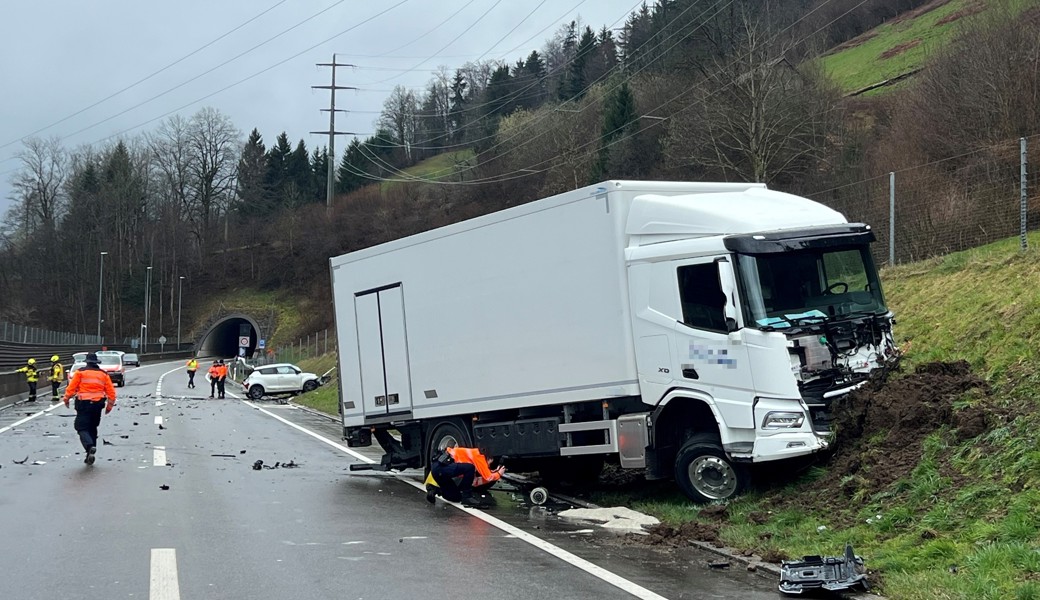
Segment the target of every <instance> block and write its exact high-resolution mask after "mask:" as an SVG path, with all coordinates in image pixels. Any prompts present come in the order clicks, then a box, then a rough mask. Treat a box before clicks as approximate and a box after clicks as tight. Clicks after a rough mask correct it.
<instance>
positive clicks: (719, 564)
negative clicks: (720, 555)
mask: <svg viewBox="0 0 1040 600" xmlns="http://www.w3.org/2000/svg"><path fill="white" fill-rule="evenodd" d="M708 566H709V567H711V568H712V569H728V568H729V561H728V560H713V561H711V562H709V563H708Z"/></svg>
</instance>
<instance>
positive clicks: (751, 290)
mask: <svg viewBox="0 0 1040 600" xmlns="http://www.w3.org/2000/svg"><path fill="white" fill-rule="evenodd" d="M737 264H738V265H739V271H740V279H741V285H742V288H743V291H744V295H745V297H746V298H747V302H746V306H747V308H746V312H747V313H748V314H746V315H745V317H746V319H747V321H748V322H749V323H753V324H754V325H755V326H758V327H762V328H784V327H791V326H795V325H805V324H810V323H813V322H820V321H823V320H825V319H828V318H832V317H846V316H855V315H863V314H879V313H883V312H886V311H887V310H888V309H887V308H885V300H884V296H883V295H882V293H881V285H880V283H879V281H878V276H877V270H876V269H875V268H874V261H873V259H872V258H871V256H870V251H869V250H868V248H867V246H866V245H862V246H854V247H845V248H827V249H822V248H820V249H812V250H802V251H795V252H783V253H775V254H758V255H748V254H741V255H738V257H737Z"/></svg>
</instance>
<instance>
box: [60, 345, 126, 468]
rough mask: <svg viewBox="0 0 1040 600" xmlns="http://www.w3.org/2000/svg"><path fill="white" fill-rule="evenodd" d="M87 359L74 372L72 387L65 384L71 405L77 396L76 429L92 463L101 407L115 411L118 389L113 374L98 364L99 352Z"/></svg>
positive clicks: (88, 460)
mask: <svg viewBox="0 0 1040 600" xmlns="http://www.w3.org/2000/svg"><path fill="white" fill-rule="evenodd" d="M86 363H87V366H85V367H83V368H82V369H80V370H78V371H76V372H75V373H73V374H72V380H71V381H69V387H67V388H65V406H66V407H68V405H69V399H70V398H73V397H74V398H76V423H75V426H76V433H78V434H79V441H80V443H82V444H83V449H84V450H85V451H86V452H87V457H86V458H85V459H84V460H83V462H85V463H87V464H88V465H92V464H94V458H95V457H96V455H97V443H98V425H100V424H101V411H102V410H104V411H105V414H106V415H107V414H108V413H110V412H112V407H114V406H115V405H116V389H115V388H114V387H112V378H111V377H109V376H108V373H105V372H104V371H102V370H101V367H100V366H98V357H97V354H94V353H93V352H91V353H90V354H88V355H87V358H86Z"/></svg>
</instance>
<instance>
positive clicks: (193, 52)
mask: <svg viewBox="0 0 1040 600" xmlns="http://www.w3.org/2000/svg"><path fill="white" fill-rule="evenodd" d="M285 2H286V0H280V1H279V2H277V3H275V4H273V5H271V7H270V8H268V9H267V10H264V11H263V12H261V13H260V14H258V15H256V16H254V17H253V18H251V19H249V20H247V21H245V22H244V23H242V24H241V25H239V26H238V27H235V28H234V29H231V30H229V31H227V32H225V33H224V34H222V35H220V36H219V37H217V38H215V39H213V40H211V41H210V42H208V43H206V44H203V45H202V46H199V47H198V48H196V49H195V50H192V51H191V52H189V53H188V54H185V55H184V56H182V57H180V58H178V59H177V60H175V61H173V62H172V63H170V64H168V65H166V66H165V67H162V68H161V69H159V70H157V71H153V72H152V73H151V74H150V75H147V76H145V77H142V78H141V79H138V80H137V81H135V82H133V83H131V84H130V85H128V86H126V87H124V88H123V89H121V90H119V91H117V92H113V93H112V94H110V95H108V96H105V97H104V98H102V99H101V100H98V101H97V102H95V103H93V104H91V105H90V106H87V107H85V108H81V109H80V110H78V111H76V112H74V113H72V114H70V115H68V116H66V117H63V118H62V119H60V120H58V121H55V122H53V123H51V124H50V125H46V126H44V127H41V128H39V129H37V130H36V131H33V132H32V133H27V134H25V135H23V136H22V137H20V138H17V139H14V140H11V141H10V142H7V143H6V144H3V145H0V150H2V149H4V148H7V147H8V146H11V145H12V144H17V143H18V142H21V141H24V140H25V139H26V138H28V137H31V136H34V135H36V134H37V133H40V132H42V131H46V130H48V129H50V128H51V127H54V126H55V125H60V124H62V123H64V122H65V121H68V120H69V119H71V118H73V117H76V116H79V115H81V114H83V113H84V112H86V111H88V110H90V109H92V108H94V107H96V106H98V105H100V104H102V103H104V102H107V101H108V100H111V99H112V98H115V97H116V96H118V95H119V94H122V93H123V92H126V91H128V90H130V89H133V88H134V87H137V86H138V85H140V84H142V83H144V82H146V81H148V80H149V79H151V78H152V77H155V76H156V75H158V74H160V73H162V72H164V71H166V70H167V69H169V68H171V67H173V66H175V65H178V64H180V63H182V62H184V61H185V60H187V59H188V58H191V57H192V56H195V55H196V54H198V53H199V52H201V51H203V50H205V49H206V48H209V47H210V46H212V45H213V44H215V43H217V42H219V41H220V40H222V39H224V38H226V37H227V36H229V35H231V34H232V33H235V32H236V31H238V30H239V29H242V28H243V27H245V26H246V25H248V24H250V23H252V22H253V21H255V20H257V19H259V18H260V17H262V16H264V15H266V14H267V13H269V12H271V11H272V10H274V9H275V8H278V7H279V6H281V5H282V4H285Z"/></svg>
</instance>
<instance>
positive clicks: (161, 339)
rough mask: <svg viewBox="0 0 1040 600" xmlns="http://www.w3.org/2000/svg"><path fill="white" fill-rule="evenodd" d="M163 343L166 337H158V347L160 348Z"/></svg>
mask: <svg viewBox="0 0 1040 600" xmlns="http://www.w3.org/2000/svg"><path fill="white" fill-rule="evenodd" d="M165 343H166V336H165V335H160V336H159V345H160V346H161V345H163V344H165Z"/></svg>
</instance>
